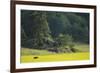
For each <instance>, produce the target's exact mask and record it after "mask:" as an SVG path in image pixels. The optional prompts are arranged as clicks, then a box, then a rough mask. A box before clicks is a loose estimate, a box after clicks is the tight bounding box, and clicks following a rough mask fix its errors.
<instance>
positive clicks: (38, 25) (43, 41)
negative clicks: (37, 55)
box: [33, 12, 53, 49]
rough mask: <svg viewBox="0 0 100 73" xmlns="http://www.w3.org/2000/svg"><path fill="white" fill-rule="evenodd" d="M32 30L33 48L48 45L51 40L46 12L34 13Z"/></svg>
mask: <svg viewBox="0 0 100 73" xmlns="http://www.w3.org/2000/svg"><path fill="white" fill-rule="evenodd" d="M33 17H34V23H35V24H34V26H35V27H34V28H33V34H34V35H33V38H34V46H35V47H36V48H40V49H41V48H43V47H44V45H47V44H49V42H50V41H53V40H52V37H51V35H50V33H51V32H50V29H49V25H48V22H47V18H46V17H47V15H46V12H34V13H33Z"/></svg>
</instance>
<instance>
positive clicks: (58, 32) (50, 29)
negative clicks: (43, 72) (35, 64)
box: [21, 10, 89, 55]
mask: <svg viewBox="0 0 100 73" xmlns="http://www.w3.org/2000/svg"><path fill="white" fill-rule="evenodd" d="M80 45H82V46H83V47H84V45H85V47H86V48H80V49H81V50H80V49H78V48H77V46H78V47H79V46H80ZM88 46H89V13H77V12H56V11H36V10H35V11H34V10H21V48H22V50H23V49H24V48H28V49H30V50H32V49H33V50H34V51H33V53H32V54H33V55H34V54H41V53H42V54H45V53H47V54H49V53H50V54H52V53H74V52H84V50H89V47H88ZM37 50H40V51H38V52H37ZM43 50H45V51H46V52H45V53H44V52H43ZM24 53H25V52H24ZM24 53H23V54H24Z"/></svg>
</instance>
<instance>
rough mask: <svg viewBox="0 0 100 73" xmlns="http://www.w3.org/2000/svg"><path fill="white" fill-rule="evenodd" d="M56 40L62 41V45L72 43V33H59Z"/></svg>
mask: <svg viewBox="0 0 100 73" xmlns="http://www.w3.org/2000/svg"><path fill="white" fill-rule="evenodd" d="M56 40H57V42H58V43H60V46H67V45H70V44H71V43H72V40H73V38H72V36H70V35H64V34H59V36H58V38H57V39H56Z"/></svg>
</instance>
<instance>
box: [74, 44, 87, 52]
mask: <svg viewBox="0 0 100 73" xmlns="http://www.w3.org/2000/svg"><path fill="white" fill-rule="evenodd" d="M74 48H76V49H77V50H79V52H89V45H88V44H75V46H74Z"/></svg>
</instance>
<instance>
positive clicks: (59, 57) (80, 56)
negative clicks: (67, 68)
mask: <svg viewBox="0 0 100 73" xmlns="http://www.w3.org/2000/svg"><path fill="white" fill-rule="evenodd" d="M34 57H38V58H37V59H34ZM69 60H70V61H75V60H89V52H83V53H67V54H66V53H64V54H53V55H40V56H39V55H28V56H21V63H28V62H52V61H69Z"/></svg>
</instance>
